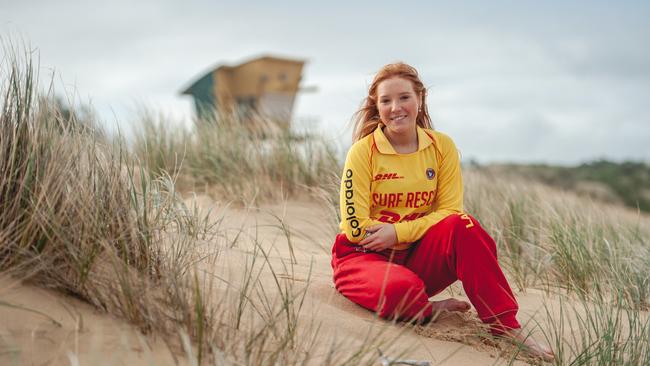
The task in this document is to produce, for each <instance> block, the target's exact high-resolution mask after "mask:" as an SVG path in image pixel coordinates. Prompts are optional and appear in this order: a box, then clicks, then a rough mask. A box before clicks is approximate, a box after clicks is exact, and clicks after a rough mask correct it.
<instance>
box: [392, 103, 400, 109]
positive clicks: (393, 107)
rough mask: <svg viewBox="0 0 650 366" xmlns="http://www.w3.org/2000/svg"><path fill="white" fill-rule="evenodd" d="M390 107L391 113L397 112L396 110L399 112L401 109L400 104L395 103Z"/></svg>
mask: <svg viewBox="0 0 650 366" xmlns="http://www.w3.org/2000/svg"><path fill="white" fill-rule="evenodd" d="M390 107H391V108H390V110H391V111H396V110H398V109H399V108H400V106H399V102H393V103H392V104H391V106H390Z"/></svg>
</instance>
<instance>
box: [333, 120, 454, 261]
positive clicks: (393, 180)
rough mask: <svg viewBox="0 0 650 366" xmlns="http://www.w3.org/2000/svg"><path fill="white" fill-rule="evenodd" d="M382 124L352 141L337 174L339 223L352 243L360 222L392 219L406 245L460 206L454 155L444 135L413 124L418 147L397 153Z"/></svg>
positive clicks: (402, 246)
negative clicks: (412, 151)
mask: <svg viewBox="0 0 650 366" xmlns="http://www.w3.org/2000/svg"><path fill="white" fill-rule="evenodd" d="M382 127H383V126H382V125H381V124H380V125H379V127H378V128H377V129H376V130H375V131H374V132H373V133H371V134H370V135H368V136H366V137H364V138H362V139H361V140H359V141H357V142H356V143H354V145H352V147H351V148H350V151H348V155H347V158H346V160H345V167H344V169H343V175H342V178H341V191H340V195H341V199H340V208H341V224H340V228H341V231H342V232H343V233H345V235H346V236H347V238H348V240H350V241H351V242H353V243H358V242H359V241H361V239H363V237H364V235H365V228H366V227H368V226H371V225H374V224H378V223H381V222H386V223H393V224H394V225H395V231H396V232H397V241H398V244H397V245H396V246H395V249H398V250H401V249H407V248H408V247H409V245H410V243H412V242H414V241H417V240H419V239H420V238H422V236H423V235H424V234H425V233H426V232H427V230H428V229H429V228H430V227H431V226H433V225H435V224H436V223H437V222H438V221H440V220H442V219H444V218H445V217H447V216H448V215H450V214H452V213H460V212H462V211H463V179H462V176H461V170H460V160H459V157H458V151H457V150H456V146H455V145H454V142H453V141H452V140H451V138H449V136H447V135H445V134H443V133H440V132H437V131H433V130H429V129H423V128H420V127H417V135H418V150H417V151H416V152H414V153H410V154H398V153H397V152H395V149H393V147H392V145H391V144H390V142H389V141H388V139H387V138H386V135H384V132H383V130H382Z"/></svg>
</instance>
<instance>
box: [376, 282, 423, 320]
mask: <svg viewBox="0 0 650 366" xmlns="http://www.w3.org/2000/svg"><path fill="white" fill-rule="evenodd" d="M379 302H380V303H379V304H378V305H379V306H378V308H379V316H381V317H382V318H391V317H400V318H401V317H404V316H406V317H409V316H413V315H414V314H415V313H416V312H417V311H418V310H420V308H422V307H424V306H426V304H427V303H428V296H427V295H426V292H425V289H424V282H423V281H422V280H421V279H420V278H417V277H415V278H400V279H393V280H391V281H387V283H386V284H385V285H384V286H383V288H382V290H381V296H380V300H379Z"/></svg>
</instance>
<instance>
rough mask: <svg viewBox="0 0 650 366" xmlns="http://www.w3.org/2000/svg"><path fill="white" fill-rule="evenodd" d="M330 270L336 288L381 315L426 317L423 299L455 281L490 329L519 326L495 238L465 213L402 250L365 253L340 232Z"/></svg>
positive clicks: (428, 309)
mask: <svg viewBox="0 0 650 366" xmlns="http://www.w3.org/2000/svg"><path fill="white" fill-rule="evenodd" d="M332 268H333V269H334V284H335V285H336V289H337V290H338V291H339V292H340V293H341V294H343V295H344V296H345V297H347V298H348V299H350V300H352V301H354V302H355V303H357V304H359V305H361V306H363V307H364V308H366V309H369V310H372V311H375V312H377V313H378V314H379V316H380V317H382V318H387V319H400V320H416V321H422V320H426V319H427V318H430V317H431V316H432V309H431V305H430V303H429V300H428V298H429V297H430V296H433V295H435V294H437V293H439V292H441V291H443V290H444V289H445V288H447V287H448V286H449V285H451V284H452V283H454V282H455V281H456V280H460V281H461V282H462V284H463V288H464V289H465V293H466V294H467V297H468V298H469V300H470V301H471V303H472V305H474V308H475V309H476V311H477V313H478V316H479V318H481V320H482V321H483V322H485V323H488V324H490V328H491V331H492V332H493V333H495V334H499V333H503V330H504V329H514V328H519V327H520V325H519V322H518V321H517V318H516V315H517V310H518V309H519V306H518V305H517V301H516V300H515V297H514V295H513V294H512V290H511V289H510V286H509V285H508V282H507V281H506V278H505V276H504V275H503V272H502V271H501V268H500V267H499V263H498V262H497V251H496V245H495V243H494V240H493V239H492V238H491V237H490V235H489V234H488V233H487V232H486V231H485V230H484V229H483V228H482V227H481V226H480V225H479V223H478V221H477V220H476V219H475V218H473V217H471V216H469V215H467V214H452V215H449V216H448V217H446V218H445V219H443V220H441V221H440V222H438V223H437V224H436V225H434V226H432V227H431V228H430V229H429V231H427V233H426V234H425V235H424V236H423V237H422V239H420V240H419V241H417V242H415V243H413V244H412V245H411V247H410V248H409V249H407V250H392V249H389V250H384V251H381V252H369V251H364V248H362V247H360V246H358V245H356V244H353V243H350V242H349V241H348V240H347V238H346V237H345V234H339V235H337V237H336V241H335V243H334V247H333V248H332Z"/></svg>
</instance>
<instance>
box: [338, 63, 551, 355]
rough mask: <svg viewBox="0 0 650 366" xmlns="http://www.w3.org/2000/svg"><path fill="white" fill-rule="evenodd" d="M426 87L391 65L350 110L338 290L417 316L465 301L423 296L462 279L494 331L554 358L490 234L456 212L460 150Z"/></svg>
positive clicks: (386, 313) (379, 308)
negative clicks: (437, 119)
mask: <svg viewBox="0 0 650 366" xmlns="http://www.w3.org/2000/svg"><path fill="white" fill-rule="evenodd" d="M426 93H427V90H426V88H425V87H424V85H423V84H422V82H421V81H420V78H419V76H418V73H417V71H416V70H415V69H414V68H413V67H411V66H409V65H406V64H404V63H396V64H389V65H386V66H384V67H383V68H382V69H381V70H380V71H379V72H378V73H377V75H375V78H374V80H373V81H372V84H371V86H370V89H369V91H368V96H367V97H366V99H365V102H364V104H363V106H362V108H361V109H360V110H359V111H358V112H357V114H356V115H355V117H356V123H355V132H354V140H355V143H354V144H353V146H352V147H351V148H350V151H349V152H348V155H347V158H346V162H345V168H344V170H343V175H342V178H341V191H340V195H341V199H340V208H341V225H340V227H341V231H342V232H341V234H339V235H338V236H337V237H336V241H335V243H334V247H333V248H332V268H333V269H334V283H335V285H336V288H337V290H338V291H339V292H341V293H342V294H343V295H344V296H345V297H347V298H348V299H350V300H352V301H354V302H355V303H357V304H359V305H361V306H363V307H365V308H367V309H370V310H372V311H376V312H377V313H378V314H379V316H381V317H382V318H388V319H400V320H408V321H416V322H420V323H424V322H427V321H429V320H430V319H431V317H432V315H433V314H434V312H436V311H440V310H448V311H461V312H464V311H468V310H469V309H470V304H468V303H467V302H465V301H460V300H456V299H453V298H451V299H446V300H443V301H438V302H430V301H429V297H430V296H433V295H435V294H437V293H439V292H441V291H443V290H444V289H445V288H446V287H448V286H449V285H451V284H452V283H454V282H455V281H456V280H460V281H461V282H462V284H463V288H464V290H465V293H466V294H467V296H468V298H469V300H470V301H471V303H472V305H473V306H474V308H475V309H476V311H477V313H478V315H479V317H480V319H481V320H482V321H483V322H485V323H487V324H489V325H490V330H491V332H492V333H493V334H495V335H498V336H503V337H508V338H511V339H513V340H515V341H518V342H521V343H523V344H524V345H526V346H527V349H528V351H529V352H530V353H532V354H534V355H536V356H539V357H541V358H543V359H545V360H552V359H553V357H554V355H553V352H552V351H551V349H550V348H549V347H547V346H545V345H543V344H540V343H538V342H537V341H535V340H534V339H532V338H530V337H528V336H527V334H526V333H525V332H523V331H521V326H520V324H519V322H518V321H517V318H516V315H517V310H518V308H519V307H518V305H517V301H516V300H515V297H514V295H513V293H512V291H511V289H510V286H509V285H508V282H507V281H506V278H505V276H504V275H503V272H502V271H501V268H500V267H499V263H498V262H497V253H496V245H495V243H494V240H493V239H492V238H491V237H490V236H489V234H488V233H487V232H485V230H483V228H482V227H481V226H480V224H479V223H478V221H476V219H475V218H473V217H472V216H470V215H469V214H467V213H465V212H464V211H463V181H462V177H461V169H460V161H459V156H458V151H457V150H456V146H455V145H454V142H453V141H452V140H451V139H450V138H449V137H448V136H447V135H445V134H442V133H440V132H437V131H434V130H433V129H432V126H431V118H430V117H429V113H428V111H427V105H426Z"/></svg>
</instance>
